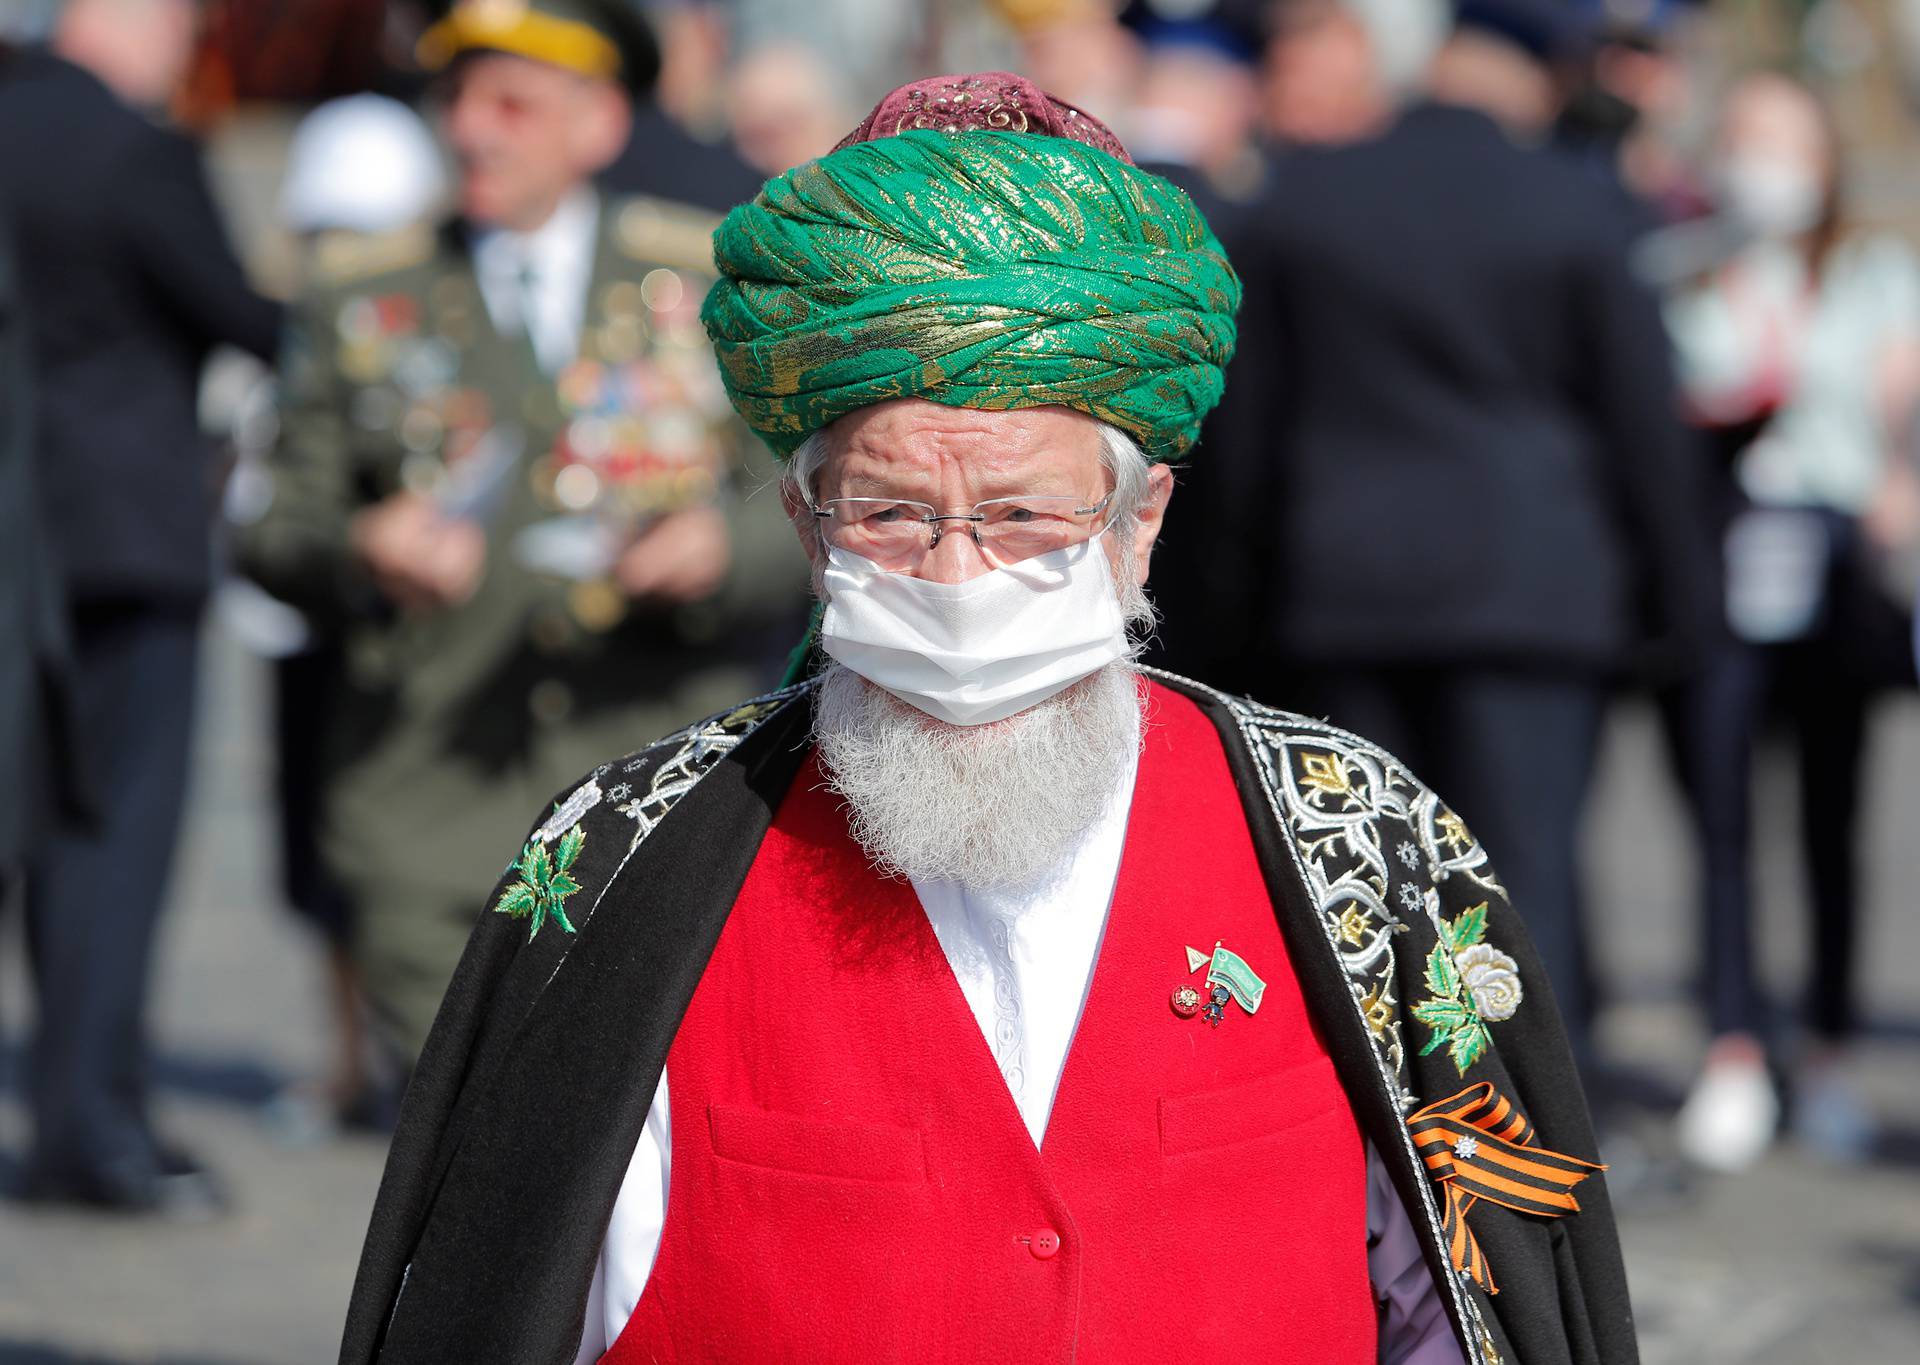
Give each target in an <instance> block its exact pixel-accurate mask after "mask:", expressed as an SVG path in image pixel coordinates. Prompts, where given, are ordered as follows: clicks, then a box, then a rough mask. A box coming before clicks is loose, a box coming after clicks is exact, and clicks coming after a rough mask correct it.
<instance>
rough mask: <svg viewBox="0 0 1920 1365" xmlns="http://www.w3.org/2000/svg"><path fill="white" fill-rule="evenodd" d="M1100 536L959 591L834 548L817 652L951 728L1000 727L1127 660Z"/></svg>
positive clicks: (1124, 635)
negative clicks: (820, 650) (891, 570)
mask: <svg viewBox="0 0 1920 1365" xmlns="http://www.w3.org/2000/svg"><path fill="white" fill-rule="evenodd" d="M1104 540H1105V533H1104V532H1102V533H1101V534H1100V535H1098V536H1095V537H1094V538H1093V539H1091V540H1088V541H1083V542H1082V543H1081V544H1079V545H1071V546H1068V547H1067V548H1066V549H1064V550H1055V551H1053V552H1052V553H1050V554H1044V555H1036V556H1034V557H1033V558H1032V559H1024V560H1021V561H1020V562H1019V563H1018V564H1012V565H1009V566H1007V567H1006V568H1004V569H993V570H990V571H989V572H987V573H983V574H981V575H979V576H978V577H975V578H969V579H968V580H967V581H966V582H964V583H932V582H929V581H927V580H926V579H923V578H915V577H913V576H912V575H910V574H903V573H888V572H887V571H886V570H885V569H883V568H881V567H880V566H879V565H878V564H875V563H874V562H873V561H872V560H870V559H865V558H862V557H861V556H859V555H856V554H851V553H849V552H847V551H845V550H841V549H836V548H835V547H833V546H831V545H829V546H828V547H827V570H826V574H825V587H826V595H827V609H826V613H825V615H823V616H822V617H821V620H820V644H821V647H822V648H823V649H825V650H826V652H827V653H828V654H829V655H830V656H831V657H833V658H834V659H837V660H838V661H839V662H841V663H842V664H845V665H846V666H847V667H848V668H850V669H852V670H853V671H854V672H855V673H858V674H859V675H860V676H861V677H863V678H865V679H866V680H867V681H868V682H870V683H873V684H874V685H875V686H877V687H882V688H885V689H886V690H887V691H889V692H891V693H892V694H893V695H894V696H896V697H898V698H900V700H901V701H904V702H907V703H908V704H910V705H913V706H917V707H919V708H920V709H921V710H922V711H925V712H926V713H927V714H928V715H930V716H933V717H935V718H936V719H939V720H944V721H946V722H948V723H949V724H951V725H986V724H988V723H989V722H991V721H996V720H1005V719H1006V718H1007V717H1008V716H1011V715H1015V714H1017V713H1018V712H1021V711H1024V710H1026V709H1027V708H1028V707H1029V706H1032V705H1034V704H1035V703H1036V702H1042V701H1045V700H1046V699H1047V698H1048V697H1051V696H1053V695H1054V694H1055V693H1056V692H1060V691H1062V690H1064V689H1065V688H1068V687H1071V686H1073V685H1074V684H1075V683H1077V682H1079V681H1080V680H1081V679H1082V678H1085V677H1087V676H1089V675H1090V674H1092V673H1094V672H1095V671H1097V670H1098V669H1100V668H1103V667H1105V666H1106V665H1107V664H1110V663H1112V662H1113V661H1114V660H1116V659H1123V658H1125V657H1126V656H1127V654H1128V653H1129V651H1130V649H1131V646H1130V645H1129V644H1128V641H1127V623H1126V618H1125V617H1124V616H1123V615H1122V614H1121V611H1120V602H1119V599H1118V598H1117V596H1116V595H1115V593H1114V582H1113V572H1112V570H1111V569H1110V568H1109V567H1108V565H1107V555H1106V548H1105V545H1104V543H1103V542H1104Z"/></svg>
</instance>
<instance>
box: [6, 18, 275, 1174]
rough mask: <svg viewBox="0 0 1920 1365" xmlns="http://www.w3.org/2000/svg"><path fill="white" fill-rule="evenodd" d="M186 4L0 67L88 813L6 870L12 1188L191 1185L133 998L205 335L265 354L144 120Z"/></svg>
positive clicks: (193, 578) (169, 787)
mask: <svg viewBox="0 0 1920 1365" xmlns="http://www.w3.org/2000/svg"><path fill="white" fill-rule="evenodd" d="M193 25H194V9H193V5H192V4H191V3H190V0H69V3H67V4H66V5H64V6H63V7H62V8H61V10H60V13H59V17H58V19H57V21H56V25H55V28H54V31H53V39H52V43H51V46H50V48H49V49H47V50H34V51H27V52H22V53H21V54H19V56H18V57H17V58H16V59H15V60H14V61H13V62H12V63H10V66H9V69H8V71H7V74H6V79H5V80H4V82H0V127H6V128H9V129H14V130H22V129H31V130H32V133H31V136H21V135H18V134H17V133H16V135H15V136H12V137H10V138H8V139H7V141H6V143H5V145H4V146H0V205H4V209H5V212H6V213H7V214H8V215H9V216H10V218H11V220H12V225H13V231H14V244H15V246H16V248H17V250H18V253H19V265H20V277H21V282H22V286H23V290H24V295H25V304H26V308H27V313H28V317H29V319H30V324H31V329H32V330H31V335H32V359H33V363H34V366H35V370H36V374H35V394H34V397H35V405H36V420H35V425H34V437H33V439H34V447H35V449H34V455H35V460H36V468H35V478H36V480H37V482H38V493H39V498H40V503H39V511H38V516H39V518H40V524H41V526H42V528H43V530H44V532H45V534H46V535H47V537H48V539H49V542H50V544H51V547H52V554H53V559H54V567H55V569H56V571H57V574H58V577H59V580H60V583H61V585H62V588H63V591H64V593H65V600H66V608H65V609H66V612H67V622H66V624H67V626H68V628H69V629H70V631H71V634H72V640H73V669H72V676H71V686H70V690H69V693H68V696H67V704H69V705H70V706H71V708H72V713H73V717H74V724H75V727H76V732H77V735H78V738H79V744H80V750H81V752H80V756H79V760H78V761H79V764H80V766H81V768H82V769H83V772H82V776H83V778H84V780H85V783H86V786H87V789H88V790H89V791H90V793H91V794H92V796H93V798H94V802H93V804H94V810H93V812H92V818H91V819H89V820H87V821H84V822H82V821H64V822H62V823H60V824H59V825H57V826H56V827H55V828H54V829H52V830H51V831H49V832H48V833H47V834H46V836H45V837H44V838H41V839H39V840H38V841H36V843H35V844H34V846H33V847H32V848H31V849H30V850H29V852H28V856H27V859H26V865H27V893H26V904H27V920H28V934H29V949H30V957H31V960H32V967H33V974H34V980H35V983H36V987H37V995H38V999H39V1020H38V1029H37V1036H36V1039H35V1043H34V1055H33V1097H32V1102H33V1111H34V1148H33V1151H32V1154H31V1156H30V1158H29V1160H28V1164H27V1170H26V1173H25V1177H24V1181H23V1185H22V1190H21V1192H22V1193H23V1194H24V1195H26V1196H28V1197H33V1198H40V1199H49V1200H63V1201H79V1202H86V1203H92V1204H100V1205H105V1206H108V1207H111V1208H118V1209H126V1210H140V1211H156V1212H169V1211H173V1212H187V1211H192V1212H204V1211H205V1210H207V1209H208V1208H209V1207H210V1205H211V1204H212V1203H213V1202H214V1193H213V1189H212V1185H211V1182H210V1181H209V1180H208V1179H207V1178H206V1177H205V1175H204V1173H202V1172H201V1171H199V1169H198V1168H197V1166H195V1164H194V1163H193V1162H192V1160H191V1159H190V1158H188V1157H186V1156H185V1155H184V1154H182V1153H180V1152H178V1151H176V1150H173V1149H171V1148H170V1147H169V1146H168V1145H167V1144H164V1143H163V1142H161V1141H160V1140H159V1139H158V1138H156V1137H155V1135H154V1133H153V1130H152V1127H151V1125H150V1123H149V1121H148V1114H147V1096H146V1083H145V1075H144V1070H145V1042H144V1037H143V1023H142V1016H143V1014H144V1011H145V1005H146V998H147V983H148V975H149V963H150V959H151V956H152V949H153V942H154V932H155V927H156V922H157V920H158V917H159V911H160V906H161V902H162V899H163V897H164V895H165V891H166V883H167V874H168V869H169V866H170V864H171V861H172V855H173V848H174V843H175V840H176V837H177V834H178V829H179V817H180V810H181V807H182V804H183V799H184V796H185V790H186V780H187V763H188V748H189V744H188V737H189V733H190V730H191V725H192V719H193V701H194V683H195V654H196V638H197V626H198V622H199V617H200V611H201V606H202V603H203V601H204V599H205V596H206V593H207V589H208V583H209V577H210V560H211V555H212V551H211V545H210V531H211V518H212V514H213V505H214V496H213V494H214V483H215V470H214V464H213V460H212V458H211V452H210V449H209V447H208V445H207V444H206V443H205V442H204V441H203V440H202V438H201V435H200V431H199V428H198V425H197V420H196V413H195V396H196V387H197V384H198V380H199V374H200V366H201V362H202V360H203V359H204V357H205V356H206V354H207V352H208V351H209V350H210V349H211V348H212V347H213V346H215V345H216V344H220V343H229V344H233V345H237V346H241V347H244V348H246V349H247V350H250V351H253V352H254V353H256V354H258V355H261V356H270V355H271V354H272V353H273V351H274V348H275V345H276V341H277V338H278V333H279V324H280V316H279V310H278V309H277V308H276V307H275V306H274V305H273V304H271V303H269V302H267V301H266V300H263V299H261V298H260V297H258V296H257V295H255V294H254V293H253V292H252V291H251V290H250V289H249V288H248V286H247V282H246V279H245V277H244V275H243V274H242V272H241V269H240V266H239V263H238V262H237V261H236V260H235V259H234V256H233V253H232V251H231V250H230V249H229V248H228V246H227V241H226V235H225V231H224V229H223V228H222V226H221V222H220V219H219V217H218V215H217V213H216V212H215V209H214V205H213V201H212V198H211V196H210V195H209V192H208V188H207V183H206V179H205V175H204V172H203V170H202V168H201V165H200V160H199V155H198V152H197V150H196V149H195V147H194V146H193V144H192V143H190V142H189V141H187V140H186V139H185V138H184V137H181V136H179V135H178V134H176V133H173V132H170V131H167V130H165V129H163V128H161V127H158V126H156V125H155V124H154V123H152V122H150V121H149V120H148V118H147V117H146V116H145V115H144V114H143V112H142V111H143V110H153V109H158V108H160V107H161V106H163V105H164V104H165V102H166V100H167V98H168V96H169V94H170V92H171V91H172V90H173V89H174V87H175V85H176V83H177V81H178V79H179V76H180V73H181V70H182V68H183V66H184V63H185V62H186V60H187V56H188V51H189V47H190V44H191V41H192V36H193Z"/></svg>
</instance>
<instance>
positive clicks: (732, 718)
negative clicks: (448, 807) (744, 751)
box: [489, 681, 813, 934]
mask: <svg viewBox="0 0 1920 1365" xmlns="http://www.w3.org/2000/svg"><path fill="white" fill-rule="evenodd" d="M812 690H813V684H812V682H811V681H808V682H802V683H797V684H795V685H793V686H791V687H783V688H780V689H779V690H777V691H774V692H768V693H765V694H764V695H762V696H758V697H753V698H750V699H748V700H746V701H743V702H739V703H737V704H736V705H733V706H729V707H727V708H726V709H725V710H722V711H716V712H714V713H713V714H712V715H710V716H705V717H703V718H701V719H700V720H697V721H695V722H693V723H692V724H691V725H685V726H682V727H681V728H680V729H678V730H675V731H673V732H671V733H670V734H666V735H663V736H661V737H660V738H659V739H656V740H654V741H653V742H652V743H651V744H646V745H643V746H642V747H640V748H638V749H634V750H631V751H630V752H628V753H625V754H622V755H620V756H619V757H618V758H612V759H609V760H607V761H606V762H604V763H601V764H599V765H597V766H596V767H594V768H593V770H592V771H590V772H588V773H586V774H584V775H583V776H581V777H580V778H579V779H578V780H577V781H575V782H573V783H570V784H569V785H568V786H567V787H565V788H563V789H562V791H561V792H560V793H559V794H558V795H557V796H556V797H555V798H554V800H553V802H552V804H551V805H550V807H548V808H547V809H545V810H543V811H541V812H538V813H537V814H536V817H535V822H534V825H533V828H532V830H531V831H530V832H529V833H528V835H527V840H526V844H525V846H524V848H523V849H522V850H521V854H520V857H519V859H518V860H517V861H516V862H515V863H513V864H510V865H509V867H508V871H509V873H512V872H515V871H520V872H521V873H522V875H521V877H519V878H518V879H517V880H516V879H514V878H512V877H509V879H508V881H507V883H506V884H505V885H504V886H503V887H502V889H501V891H500V893H499V894H498V895H497V896H496V897H495V900H494V902H493V903H492V905H491V906H489V909H492V910H495V911H498V912H500V913H501V914H505V915H509V916H511V917H513V918H516V919H519V918H526V917H528V916H530V915H535V914H539V913H540V912H541V909H542V907H541V905H540V904H538V901H539V896H537V895H534V894H531V893H534V892H541V890H542V888H543V887H545V888H549V889H550V888H552V887H554V886H555V885H561V886H562V887H563V888H564V889H563V890H561V891H559V892H553V893H551V894H548V895H547V899H548V901H549V902H550V904H553V905H558V906H559V908H560V909H561V910H562V911H563V913H564V911H565V908H566V906H565V898H566V897H567V896H570V895H572V894H573V893H574V892H576V891H581V890H587V889H589V887H590V886H591V885H592V883H593V882H594V881H596V880H598V881H600V882H602V883H603V885H602V886H599V887H592V889H593V891H594V895H593V896H591V897H589V900H590V901H593V900H597V899H598V893H599V891H601V890H604V884H610V883H611V881H612V880H613V878H614V877H615V876H617V875H618V873H619V870H620V868H621V867H623V866H624V865H625V863H626V860H627V858H628V857H630V856H631V855H632V854H633V852H634V851H635V850H637V849H638V848H639V847H640V845H641V844H642V843H643V842H645V840H646V839H647V837H648V836H649V835H651V834H652V833H653V832H654V830H656V829H657V828H659V826H660V824H661V822H662V821H664V820H665V819H666V818H667V817H668V816H669V815H671V814H672V813H673V811H674V809H675V807H677V806H678V805H679V804H680V802H681V801H682V800H683V799H685V797H686V796H687V795H688V794H689V793H690V792H692V791H693V790H694V789H695V788H696V787H698V786H699V784H700V783H701V781H702V780H703V779H705V778H706V777H707V775H708V774H710V773H711V772H712V771H713V770H714V769H715V768H716V767H718V766H719V765H720V763H721V762H722V761H723V760H724V759H726V758H727V756H728V755H730V754H731V753H733V752H734V750H736V749H738V748H739V747H740V746H741V745H742V744H743V743H745V742H746V741H747V740H749V739H751V738H752V737H753V736H754V735H756V734H757V733H759V732H760V731H761V730H762V729H764V728H765V727H767V726H768V725H770V724H772V723H773V722H775V721H776V720H777V719H778V718H780V717H782V716H783V715H787V714H790V711H791V708H792V707H794V706H804V705H806V702H807V698H808V697H809V696H810V695H811V693H812ZM589 845H590V846H592V847H593V849H594V850H595V851H596V854H597V855H599V856H597V857H596V858H595V859H592V860H589V861H588V862H585V863H579V864H578V868H576V863H578V860H579V857H580V854H581V852H582V851H583V850H584V849H586V848H587V847H588V846H589ZM609 848H612V849H614V851H615V856H614V857H613V858H611V859H607V858H606V857H605V850H607V849H609ZM594 868H598V869H600V870H599V871H598V872H593V871H592V869H594ZM557 874H566V879H567V880H566V883H555V882H554V880H553V879H554V877H555V876H556V875H557ZM568 884H571V885H568ZM521 888H526V890H522V889H521ZM543 894H545V893H543ZM542 917H543V918H544V915H543V916H542ZM563 922H564V921H563ZM538 932H539V930H538V928H537V927H536V928H535V929H534V933H536V934H537V933H538Z"/></svg>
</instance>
